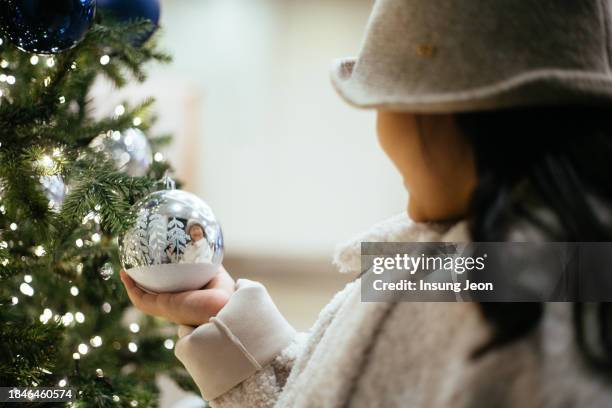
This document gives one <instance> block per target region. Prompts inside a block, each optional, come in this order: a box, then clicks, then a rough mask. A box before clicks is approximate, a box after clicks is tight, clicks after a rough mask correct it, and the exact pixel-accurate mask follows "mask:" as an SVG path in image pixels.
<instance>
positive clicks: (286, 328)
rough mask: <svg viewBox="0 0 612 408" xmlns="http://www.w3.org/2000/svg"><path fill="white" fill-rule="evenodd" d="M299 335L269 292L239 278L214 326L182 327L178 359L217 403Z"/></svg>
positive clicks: (214, 319) (215, 319)
mask: <svg viewBox="0 0 612 408" xmlns="http://www.w3.org/2000/svg"><path fill="white" fill-rule="evenodd" d="M294 336H295V330H294V329H293V327H291V325H290V324H289V323H288V322H287V321H286V320H285V318H284V317H283V316H282V315H281V313H280V311H279V310H278V309H277V307H276V305H275V304H274V302H273V301H272V299H271V298H270V295H269V294H268V292H267V291H266V289H265V287H264V286H263V285H262V284H261V283H258V282H253V281H250V280H247V279H239V280H238V281H237V283H236V291H235V292H234V294H233V295H232V296H231V297H230V300H229V302H228V303H227V304H226V305H225V306H224V307H223V308H222V309H221V311H220V312H219V313H218V314H217V316H215V317H212V318H211V319H210V321H209V323H205V324H203V325H201V326H199V327H197V328H195V329H194V328H193V327H187V326H180V327H179V337H180V339H179V341H178V342H177V344H176V348H175V355H176V357H177V358H178V359H179V360H180V361H181V362H182V363H183V365H184V366H185V368H186V369H187V371H188V372H189V374H190V375H191V377H192V378H193V380H194V381H195V383H196V384H197V385H198V387H199V388H200V392H201V393H202V396H203V397H204V398H205V399H208V400H212V399H215V398H217V397H219V396H220V395H222V394H224V393H226V392H227V391H229V390H230V389H232V388H233V387H235V386H236V385H238V384H240V383H241V382H242V381H244V380H246V379H247V378H249V377H250V376H252V375H253V374H254V373H255V372H256V371H257V370H259V369H261V368H262V367H264V366H265V365H267V364H268V363H270V362H271V361H272V360H273V359H274V357H276V356H277V355H278V354H280V352H281V351H282V350H283V349H284V348H285V347H287V346H288V345H289V343H290V342H291V340H292V339H293V337H294Z"/></svg>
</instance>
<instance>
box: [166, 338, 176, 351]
mask: <svg viewBox="0 0 612 408" xmlns="http://www.w3.org/2000/svg"><path fill="white" fill-rule="evenodd" d="M164 347H165V348H167V349H168V350H172V349H173V348H174V340H172V339H166V340H165V341H164Z"/></svg>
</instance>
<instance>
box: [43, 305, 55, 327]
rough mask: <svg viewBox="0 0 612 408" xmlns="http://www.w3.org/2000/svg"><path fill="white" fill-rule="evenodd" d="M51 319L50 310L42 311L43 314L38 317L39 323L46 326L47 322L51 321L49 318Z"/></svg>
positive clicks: (51, 313)
mask: <svg viewBox="0 0 612 408" xmlns="http://www.w3.org/2000/svg"><path fill="white" fill-rule="evenodd" d="M52 317H53V312H52V311H51V309H48V308H47V309H45V310H44V311H43V313H42V314H41V315H40V321H41V323H43V324H47V322H48V321H49V320H51V318H52Z"/></svg>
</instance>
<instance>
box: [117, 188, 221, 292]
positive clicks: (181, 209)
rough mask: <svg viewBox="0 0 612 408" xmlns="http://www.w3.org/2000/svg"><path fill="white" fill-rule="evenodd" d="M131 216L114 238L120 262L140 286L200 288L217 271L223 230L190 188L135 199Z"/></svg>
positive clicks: (174, 289)
mask: <svg viewBox="0 0 612 408" xmlns="http://www.w3.org/2000/svg"><path fill="white" fill-rule="evenodd" d="M134 213H135V214H136V222H135V223H134V225H133V226H132V227H131V228H130V229H128V231H127V232H126V233H125V234H124V235H123V236H122V237H121V238H120V240H119V246H120V257H121V263H122V265H123V268H124V269H125V270H126V272H127V273H128V274H129V275H130V276H131V277H132V279H134V280H135V281H136V282H137V283H138V284H139V285H140V286H141V287H142V288H143V289H145V290H149V291H152V292H180V291H185V290H192V289H200V288H202V287H203V286H204V285H206V284H207V283H208V282H209V281H210V280H211V279H212V278H213V277H214V276H215V274H216V273H217V272H218V270H219V266H220V265H221V261H222V260H223V234H222V232H221V227H220V225H219V223H218V221H217V219H216V218H215V216H214V214H213V212H212V210H211V209H210V207H209V206H208V205H207V204H206V203H205V202H204V201H202V200H201V199H200V198H199V197H197V196H195V195H194V194H191V193H188V192H186V191H181V190H162V191H157V192H155V193H152V194H150V195H149V196H147V197H145V198H144V199H142V200H141V201H139V202H138V203H136V204H135V206H134Z"/></svg>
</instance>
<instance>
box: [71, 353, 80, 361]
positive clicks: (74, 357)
mask: <svg viewBox="0 0 612 408" xmlns="http://www.w3.org/2000/svg"><path fill="white" fill-rule="evenodd" d="M72 358H73V359H75V360H80V359H81V355H80V354H79V353H72Z"/></svg>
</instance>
